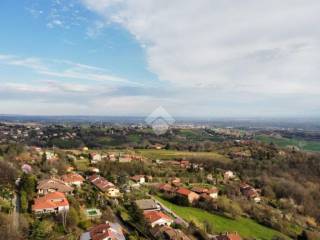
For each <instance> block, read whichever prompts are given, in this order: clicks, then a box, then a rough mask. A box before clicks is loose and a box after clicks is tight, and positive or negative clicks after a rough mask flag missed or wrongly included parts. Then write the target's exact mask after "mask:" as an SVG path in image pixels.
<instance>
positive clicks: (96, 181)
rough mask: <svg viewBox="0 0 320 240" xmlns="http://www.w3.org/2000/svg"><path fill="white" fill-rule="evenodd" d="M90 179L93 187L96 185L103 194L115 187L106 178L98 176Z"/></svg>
mask: <svg viewBox="0 0 320 240" xmlns="http://www.w3.org/2000/svg"><path fill="white" fill-rule="evenodd" d="M88 179H89V181H90V182H91V183H92V184H93V185H95V186H96V187H97V188H99V189H100V190H101V191H103V192H104V191H107V190H108V189H109V188H112V187H114V184H113V183H111V182H109V181H107V180H106V179H105V178H104V177H101V176H98V175H93V176H90V177H89V178H88Z"/></svg>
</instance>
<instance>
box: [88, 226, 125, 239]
mask: <svg viewBox="0 0 320 240" xmlns="http://www.w3.org/2000/svg"><path fill="white" fill-rule="evenodd" d="M89 233H90V237H91V239H92V240H104V239H106V238H111V239H112V240H122V239H125V238H124V236H123V233H122V229H121V226H120V225H119V224H115V223H109V222H106V223H102V224H99V225H97V226H95V227H93V228H91V229H90V230H89Z"/></svg>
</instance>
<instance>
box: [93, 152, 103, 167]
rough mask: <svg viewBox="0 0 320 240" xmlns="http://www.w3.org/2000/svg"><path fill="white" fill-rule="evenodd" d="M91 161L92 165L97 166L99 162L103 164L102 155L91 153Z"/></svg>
mask: <svg viewBox="0 0 320 240" xmlns="http://www.w3.org/2000/svg"><path fill="white" fill-rule="evenodd" d="M90 160H91V163H92V164H96V163H98V162H101V160H102V157H101V154H98V153H90Z"/></svg>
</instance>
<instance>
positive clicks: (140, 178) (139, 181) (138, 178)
mask: <svg viewBox="0 0 320 240" xmlns="http://www.w3.org/2000/svg"><path fill="white" fill-rule="evenodd" d="M130 180H131V181H132V182H134V183H136V184H138V185H140V184H144V183H145V182H146V178H145V176H144V175H135V176H132V177H130Z"/></svg>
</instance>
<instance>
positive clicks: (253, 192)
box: [240, 183, 261, 203]
mask: <svg viewBox="0 0 320 240" xmlns="http://www.w3.org/2000/svg"><path fill="white" fill-rule="evenodd" d="M240 191H241V193H242V194H243V195H244V196H245V197H247V198H248V199H251V200H254V201H255V202H256V203H259V202H260V201H261V197H260V191H259V190H257V189H255V188H254V187H252V186H250V185H248V184H246V183H244V184H241V185H240Z"/></svg>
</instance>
